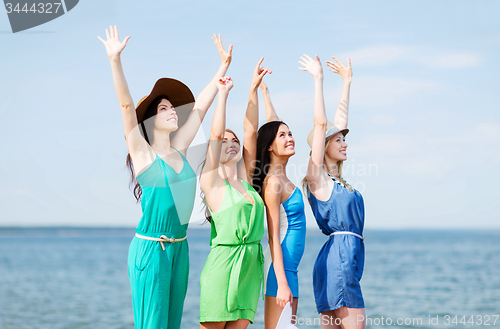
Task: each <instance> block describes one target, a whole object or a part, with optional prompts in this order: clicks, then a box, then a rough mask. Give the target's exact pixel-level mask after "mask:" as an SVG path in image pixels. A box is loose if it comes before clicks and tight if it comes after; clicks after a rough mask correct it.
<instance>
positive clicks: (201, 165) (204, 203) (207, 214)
mask: <svg viewBox="0 0 500 329" xmlns="http://www.w3.org/2000/svg"><path fill="white" fill-rule="evenodd" d="M224 132H228V133H231V134H233V135H234V137H235V138H236V142H237V143H238V144H240V145H241V143H240V139H239V138H238V136H236V134H235V133H234V131H232V130H231V129H226V130H224ZM209 145H210V144H207V153H208V146H209ZM240 152H243V151H240ZM206 162H207V156H206V155H205V160H203V162H202V163H201V164H200V167H201V172H203V167H205V164H206ZM200 179H201V175H200ZM200 197H201V203H202V205H203V209H204V210H205V220H206V222H209V223H211V222H212V216H211V215H210V211H209V210H208V205H207V199H206V198H205V192H203V190H202V189H201V188H200Z"/></svg>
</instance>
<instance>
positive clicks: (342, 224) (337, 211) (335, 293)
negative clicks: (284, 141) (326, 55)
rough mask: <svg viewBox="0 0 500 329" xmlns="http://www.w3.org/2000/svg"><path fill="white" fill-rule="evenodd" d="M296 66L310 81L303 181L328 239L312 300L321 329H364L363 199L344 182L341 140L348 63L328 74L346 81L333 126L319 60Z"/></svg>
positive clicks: (344, 128)
mask: <svg viewBox="0 0 500 329" xmlns="http://www.w3.org/2000/svg"><path fill="white" fill-rule="evenodd" d="M304 56H305V57H301V59H302V61H301V62H299V63H300V64H302V65H303V66H304V67H303V68H301V69H302V70H303V71H308V72H309V73H310V74H311V75H312V76H313V78H314V85H315V95H314V128H313V130H312V131H311V132H310V133H309V136H308V138H307V142H308V144H309V146H310V147H311V158H310V160H309V164H308V168H307V176H306V178H305V180H304V185H305V188H306V189H307V193H308V194H307V196H308V199H309V203H310V205H311V208H312V211H313V214H314V216H315V218H316V222H317V223H318V226H319V227H320V229H321V231H322V232H323V233H324V234H326V235H328V236H329V239H328V240H327V242H326V243H325V244H324V245H323V247H322V248H321V250H320V252H319V254H318V257H317V259H316V263H315V264H314V270H313V285H314V297H315V301H316V308H317V310H318V313H321V315H322V317H321V320H322V321H321V323H322V326H321V328H323V329H325V328H339V329H340V328H349V329H351V328H356V329H364V328H365V321H364V320H365V310H364V307H365V306H364V301H363V295H362V293H361V287H360V284H359V281H360V280H361V276H362V273H363V265H364V244H363V236H362V235H363V225H364V204H363V197H362V196H361V194H360V193H359V192H358V191H357V190H355V189H353V188H352V187H351V186H350V185H349V184H347V183H346V182H345V180H344V179H343V178H342V164H343V162H344V161H345V160H346V159H347V156H346V148H347V144H346V142H345V135H346V134H347V133H348V132H349V130H348V129H347V115H348V106H349V90H350V85H351V77H352V70H351V62H350V60H349V64H348V66H347V67H346V66H344V65H343V64H342V63H340V62H339V61H338V60H337V59H336V58H335V57H333V56H332V58H333V59H334V60H335V62H331V61H327V65H328V67H329V69H330V71H332V72H335V73H338V74H339V75H340V76H341V77H342V79H343V80H344V90H343V93H342V99H341V101H340V105H339V108H338V109H337V112H336V114H335V119H334V124H332V123H330V122H328V121H327V118H326V112H325V105H324V100H323V69H322V68H321V63H320V61H319V58H318V56H316V59H315V60H314V59H312V58H310V57H309V56H307V55H304Z"/></svg>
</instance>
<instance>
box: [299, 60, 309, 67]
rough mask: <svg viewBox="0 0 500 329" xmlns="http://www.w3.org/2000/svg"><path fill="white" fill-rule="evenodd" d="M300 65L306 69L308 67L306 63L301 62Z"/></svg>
mask: <svg viewBox="0 0 500 329" xmlns="http://www.w3.org/2000/svg"><path fill="white" fill-rule="evenodd" d="M299 64H300V65H302V66H304V67H306V66H307V64H306V63H304V62H302V61H299Z"/></svg>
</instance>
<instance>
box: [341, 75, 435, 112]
mask: <svg viewBox="0 0 500 329" xmlns="http://www.w3.org/2000/svg"><path fill="white" fill-rule="evenodd" d="M442 90H444V86H442V85H441V84H439V83H437V82H435V81H431V80H421V79H402V78H384V77H371V76H362V77H357V78H356V89H355V90H353V91H352V94H351V106H365V107H383V106H393V105H396V104H401V105H402V104H408V103H411V102H412V101H413V99H415V98H417V97H421V96H422V94H427V95H428V94H429V93H434V92H438V91H442ZM354 93H355V94H356V97H353V96H354ZM332 97H333V96H332ZM336 97H337V98H338V97H339V96H338V95H337V96H336Z"/></svg>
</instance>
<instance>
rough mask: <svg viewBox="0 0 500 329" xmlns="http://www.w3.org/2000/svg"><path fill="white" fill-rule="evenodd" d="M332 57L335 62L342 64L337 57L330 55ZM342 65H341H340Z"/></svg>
mask: <svg viewBox="0 0 500 329" xmlns="http://www.w3.org/2000/svg"><path fill="white" fill-rule="evenodd" d="M332 58H333V59H334V60H335V61H336V62H337V63H339V65H342V63H341V62H340V61H339V60H338V59H337V57H335V56H332ZM342 66H343V65H342Z"/></svg>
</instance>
